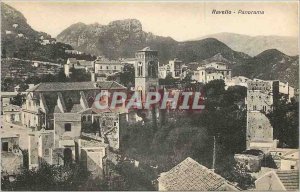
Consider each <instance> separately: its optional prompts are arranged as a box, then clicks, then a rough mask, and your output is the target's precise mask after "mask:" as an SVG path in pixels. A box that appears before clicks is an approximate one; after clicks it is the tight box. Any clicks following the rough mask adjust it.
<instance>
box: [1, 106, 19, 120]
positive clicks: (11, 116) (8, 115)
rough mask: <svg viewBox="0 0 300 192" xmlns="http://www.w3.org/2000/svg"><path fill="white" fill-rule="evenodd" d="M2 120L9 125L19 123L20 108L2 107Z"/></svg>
mask: <svg viewBox="0 0 300 192" xmlns="http://www.w3.org/2000/svg"><path fill="white" fill-rule="evenodd" d="M2 112H3V120H4V121H6V122H9V123H21V108H20V107H19V106H17V105H12V104H10V105H7V106H5V107H3V109H2Z"/></svg>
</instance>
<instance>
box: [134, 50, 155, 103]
mask: <svg viewBox="0 0 300 192" xmlns="http://www.w3.org/2000/svg"><path fill="white" fill-rule="evenodd" d="M135 57H136V63H135V91H137V92H139V94H140V96H141V99H142V101H145V99H146V98H145V97H146V94H147V93H148V92H149V91H157V90H158V88H159V82H158V52H157V51H154V50H151V49H150V48H149V47H145V48H144V49H142V50H140V51H138V52H136V54H135Z"/></svg>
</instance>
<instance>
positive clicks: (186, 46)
mask: <svg viewBox="0 0 300 192" xmlns="http://www.w3.org/2000/svg"><path fill="white" fill-rule="evenodd" d="M57 40H58V41H60V42H63V43H67V44H70V45H72V46H73V47H74V48H75V49H78V50H80V51H84V52H87V53H91V54H96V55H105V56H106V57H108V58H110V59H117V58H119V57H134V53H135V52H136V50H139V49H142V48H144V47H146V46H150V47H151V48H152V49H155V50H158V51H159V57H160V58H159V59H160V62H161V63H162V64H163V63H166V62H167V61H168V60H169V59H171V58H174V57H179V58H181V59H183V60H184V61H186V62H192V61H200V60H203V59H207V58H210V57H212V56H214V55H216V54H217V53H222V55H223V56H224V57H226V58H228V59H231V60H234V61H236V62H237V61H240V60H243V59H244V58H248V57H249V56H247V55H246V54H243V53H239V52H235V51H233V50H232V49H230V48H229V47H228V46H227V45H225V44H224V43H222V42H220V41H218V40H216V39H212V38H209V39H204V40H199V41H188V42H177V41H175V40H174V39H172V38H170V37H161V36H157V35H154V34H152V33H147V32H144V31H143V28H142V24H141V22H140V21H138V20H136V19H126V20H118V21H113V22H110V23H109V24H108V25H100V24H91V25H86V24H83V23H76V24H73V25H71V26H70V27H68V28H67V29H65V30H64V31H62V32H61V33H60V34H59V35H58V36H57Z"/></svg>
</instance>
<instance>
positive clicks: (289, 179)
mask: <svg viewBox="0 0 300 192" xmlns="http://www.w3.org/2000/svg"><path fill="white" fill-rule="evenodd" d="M276 174H277V176H278V177H279V179H280V181H281V183H282V184H283V185H284V187H285V189H286V190H288V191H297V190H298V189H299V170H288V171H277V172H276Z"/></svg>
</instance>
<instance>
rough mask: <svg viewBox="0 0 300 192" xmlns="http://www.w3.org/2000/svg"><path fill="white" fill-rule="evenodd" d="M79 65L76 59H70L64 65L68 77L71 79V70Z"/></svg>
mask: <svg viewBox="0 0 300 192" xmlns="http://www.w3.org/2000/svg"><path fill="white" fill-rule="evenodd" d="M75 65H77V59H76V58H68V60H67V63H66V64H65V65H64V72H65V75H66V76H67V77H70V74H71V71H70V70H71V69H72V68H74V66H75Z"/></svg>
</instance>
